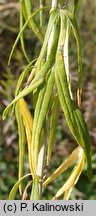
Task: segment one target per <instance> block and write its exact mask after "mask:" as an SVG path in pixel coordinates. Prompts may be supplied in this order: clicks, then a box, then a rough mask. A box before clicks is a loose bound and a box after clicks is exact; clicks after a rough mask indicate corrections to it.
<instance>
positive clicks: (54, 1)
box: [51, 0, 58, 9]
mask: <svg viewBox="0 0 96 216" xmlns="http://www.w3.org/2000/svg"><path fill="white" fill-rule="evenodd" d="M57 5H58V0H52V5H51V8H52V9H55V8H57Z"/></svg>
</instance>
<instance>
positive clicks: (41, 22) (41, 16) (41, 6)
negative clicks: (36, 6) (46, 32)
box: [39, 0, 43, 27]
mask: <svg viewBox="0 0 96 216" xmlns="http://www.w3.org/2000/svg"><path fill="white" fill-rule="evenodd" d="M39 2H40V8H43V2H42V0H39ZM42 26H43V11H42V10H41V11H40V27H42Z"/></svg>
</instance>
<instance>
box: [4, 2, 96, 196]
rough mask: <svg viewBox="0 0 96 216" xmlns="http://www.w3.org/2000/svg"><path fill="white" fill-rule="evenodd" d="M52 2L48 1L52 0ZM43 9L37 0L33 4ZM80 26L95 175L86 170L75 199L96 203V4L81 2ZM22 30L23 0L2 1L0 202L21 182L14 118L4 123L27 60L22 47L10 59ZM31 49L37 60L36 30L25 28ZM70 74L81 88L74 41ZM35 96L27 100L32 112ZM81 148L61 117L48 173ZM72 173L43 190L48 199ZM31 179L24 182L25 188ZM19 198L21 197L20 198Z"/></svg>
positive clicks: (84, 104) (85, 108)
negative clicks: (77, 146)
mask: <svg viewBox="0 0 96 216" xmlns="http://www.w3.org/2000/svg"><path fill="white" fill-rule="evenodd" d="M47 2H48V1H47ZM34 7H36V8H37V7H38V1H34ZM77 20H78V25H79V31H80V35H81V43H82V57H83V58H82V59H83V74H84V76H83V97H82V112H83V113H84V117H85V120H86V123H87V125H88V128H89V131H90V137H91V144H92V167H93V176H92V180H91V182H89V181H88V178H87V173H86V166H85V169H84V171H83V173H82V175H81V177H80V179H79V181H78V183H77V185H76V187H75V188H74V190H73V192H72V194H71V199H73V200H74V199H83V200H87V199H88V200H92V199H93V200H95V199H96V1H91V0H81V1H80V7H79V11H78V16H77ZM47 21H48V13H47V12H46V13H44V23H45V25H46V24H47ZM18 32H19V0H17V1H16V0H0V199H1V200H2V199H8V194H9V192H10V190H11V188H12V186H13V185H14V184H15V183H16V181H17V178H18V132H17V124H16V120H15V117H13V118H12V120H10V118H9V117H7V119H6V120H5V121H2V112H3V110H4V108H5V107H6V106H7V105H8V104H9V103H10V102H11V101H12V99H13V98H14V92H15V87H16V83H17V79H18V77H19V75H20V73H21V72H22V70H23V69H24V68H25V66H26V65H27V62H26V60H25V58H24V56H23V54H22V50H21V46H20V43H18V45H17V47H16V49H15V52H14V55H13V58H12V61H11V64H10V66H8V57H9V54H10V51H11V48H12V44H13V43H14V41H15V39H16V36H17V35H18ZM24 37H25V46H26V51H27V53H28V55H29V57H30V59H33V58H35V57H37V56H38V54H39V51H40V47H41V44H40V43H39V42H38V40H37V38H36V37H35V36H34V33H32V32H31V30H29V29H26V31H25V34H24ZM69 52H70V71H71V79H72V85H73V87H74V89H75V88H76V86H77V74H76V73H77V62H76V45H75V41H74V38H73V37H72V36H71V40H70V50H69ZM31 100H32V99H31V96H28V97H27V101H28V103H29V101H30V103H29V108H30V110H31ZM75 146H76V143H75V142H74V139H73V137H72V136H71V134H70V132H69V129H68V127H67V126H66V122H65V120H64V116H63V115H62V113H61V115H60V117H59V120H58V126H57V127H56V134H55V143H54V149H53V154H52V160H51V164H50V166H49V168H48V169H46V170H45V173H47V172H48V173H52V172H53V171H54V170H55V169H56V168H57V167H58V166H59V165H60V164H61V163H62V162H63V161H64V160H65V159H66V157H67V156H68V155H69V154H70V153H71V151H72V150H73V149H74V147H75ZM28 172H29V167H28V158H27V150H26V155H25V173H28ZM69 173H70V169H69V170H68V171H66V172H65V173H64V174H62V175H61V176H60V177H59V178H57V180H55V181H54V183H52V184H50V185H49V186H48V187H47V189H45V190H44V193H43V199H51V197H52V196H53V195H54V194H55V193H56V192H57V190H58V189H59V188H60V187H61V186H62V185H63V182H64V181H65V180H66V177H68V175H69ZM26 184H27V181H25V182H24V187H25V186H26ZM17 199H19V196H18V195H17Z"/></svg>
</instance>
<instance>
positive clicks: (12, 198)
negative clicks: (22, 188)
mask: <svg viewBox="0 0 96 216" xmlns="http://www.w3.org/2000/svg"><path fill="white" fill-rule="evenodd" d="M29 176H31V173H29V174H26V175H25V176H23V177H22V178H21V179H20V180H19V181H18V182H17V183H16V184H15V185H14V186H13V188H12V190H11V191H10V194H9V200H14V199H15V196H16V193H17V190H18V187H19V185H20V184H21V182H22V181H23V180H24V179H25V178H27V177H29Z"/></svg>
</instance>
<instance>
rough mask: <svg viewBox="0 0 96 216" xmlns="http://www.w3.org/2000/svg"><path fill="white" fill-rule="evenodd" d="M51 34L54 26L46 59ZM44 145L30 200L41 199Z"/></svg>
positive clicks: (54, 2)
mask: <svg viewBox="0 0 96 216" xmlns="http://www.w3.org/2000/svg"><path fill="white" fill-rule="evenodd" d="M41 3H42V0H41V1H40V4H41ZM57 5H58V0H52V4H51V9H52V10H54V9H56V8H57ZM53 33H54V26H53V28H52V32H51V35H50V37H49V42H48V48H47V58H48V56H49V55H50V50H51V45H52V43H53ZM45 143H46V140H45V142H44V143H43V144H42V146H41V149H40V152H39V155H38V166H37V170H36V174H35V176H34V179H33V184H32V192H31V196H30V200H39V199H42V175H43V167H44V157H45V148H46V144H45Z"/></svg>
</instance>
